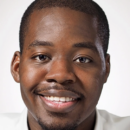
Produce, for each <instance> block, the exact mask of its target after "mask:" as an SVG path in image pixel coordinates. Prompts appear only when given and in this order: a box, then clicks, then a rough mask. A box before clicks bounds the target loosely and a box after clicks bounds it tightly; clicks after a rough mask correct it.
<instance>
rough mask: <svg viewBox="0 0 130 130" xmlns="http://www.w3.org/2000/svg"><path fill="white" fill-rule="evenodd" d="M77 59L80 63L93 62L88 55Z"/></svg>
mask: <svg viewBox="0 0 130 130" xmlns="http://www.w3.org/2000/svg"><path fill="white" fill-rule="evenodd" d="M75 61H76V62H78V63H89V62H91V60H90V59H88V58H87V57H79V58H77V59H76V60H75Z"/></svg>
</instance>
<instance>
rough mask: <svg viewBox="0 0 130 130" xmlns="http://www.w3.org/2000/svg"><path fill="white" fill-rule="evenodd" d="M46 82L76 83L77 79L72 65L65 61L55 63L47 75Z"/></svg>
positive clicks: (60, 60)
mask: <svg viewBox="0 0 130 130" xmlns="http://www.w3.org/2000/svg"><path fill="white" fill-rule="evenodd" d="M46 80H47V81H49V82H50V81H53V82H54V81H55V82H58V83H64V82H68V81H69V82H75V80H76V77H75V75H74V72H73V69H72V68H71V63H69V61H67V60H65V59H59V60H57V61H54V62H53V63H52V64H51V66H50V69H49V71H48V73H47V75H46Z"/></svg>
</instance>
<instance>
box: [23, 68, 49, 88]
mask: <svg viewBox="0 0 130 130" xmlns="http://www.w3.org/2000/svg"><path fill="white" fill-rule="evenodd" d="M46 73H47V70H46V68H45V67H38V66H35V67H34V66H29V67H28V66H27V67H23V68H21V72H20V83H21V86H23V88H24V89H27V90H32V89H34V88H35V87H36V86H37V85H38V84H39V83H40V82H42V81H43V80H44V77H45V75H46Z"/></svg>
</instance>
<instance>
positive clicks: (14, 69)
mask: <svg viewBox="0 0 130 130" xmlns="http://www.w3.org/2000/svg"><path fill="white" fill-rule="evenodd" d="M19 64H20V52H18V51H16V52H15V53H14V56H13V59H12V62H11V73H12V76H13V78H14V80H15V81H16V82H17V83H19V82H20V78H19Z"/></svg>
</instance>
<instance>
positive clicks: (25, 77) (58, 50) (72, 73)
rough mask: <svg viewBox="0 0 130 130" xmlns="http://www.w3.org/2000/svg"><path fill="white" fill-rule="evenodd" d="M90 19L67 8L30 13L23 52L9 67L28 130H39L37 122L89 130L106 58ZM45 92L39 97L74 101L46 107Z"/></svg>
mask: <svg viewBox="0 0 130 130" xmlns="http://www.w3.org/2000/svg"><path fill="white" fill-rule="evenodd" d="M95 21H96V19H95V18H93V17H92V16H90V15H87V14H85V13H82V12H78V11H74V10H71V9H68V8H56V7H55V8H46V9H43V10H40V11H34V12H33V14H32V15H31V17H30V23H29V28H28V31H27V34H26V36H25V42H24V48H23V53H22V54H20V52H15V54H14V57H13V60H12V64H11V72H12V75H13V77H14V79H15V81H16V82H18V83H20V86H21V94H22V98H23V100H24V102H25V104H26V106H27V108H28V122H29V127H30V129H31V130H43V129H42V127H41V126H40V125H39V123H38V120H39V119H40V121H41V122H43V123H45V122H46V124H47V126H49V125H51V124H53V125H54V127H55V125H60V126H61V127H64V125H67V124H74V123H75V122H76V125H77V128H76V130H86V129H87V130H93V129H94V125H95V119H96V113H95V107H96V105H97V102H98V100H99V97H100V94H101V91H102V87H103V84H104V83H105V82H106V81H107V78H108V75H109V71H110V56H109V55H108V54H107V55H106V56H104V53H103V48H102V44H101V42H100V39H99V38H98V37H97V30H96V28H97V26H96V22H95ZM55 86H56V87H57V88H58V89H59V90H56V89H55ZM47 88H49V89H50V90H53V92H52V91H51V92H52V93H51V92H50V91H49V90H46V91H43V93H42V94H45V93H47V94H48V95H49V96H50V95H51V94H52V95H53V96H59V97H61V96H62V95H63V96H66V95H67V96H70V97H71V96H72V95H73V94H74V96H75V97H76V96H77V95H78V99H79V100H78V99H76V101H75V102H76V103H74V105H73V106H72V107H69V108H66V109H64V108H63V109H51V108H48V107H46V105H45V103H44V102H43V101H42V99H41V97H40V93H39V91H38V90H41V89H47ZM69 92H70V93H69ZM72 92H73V93H72Z"/></svg>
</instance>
